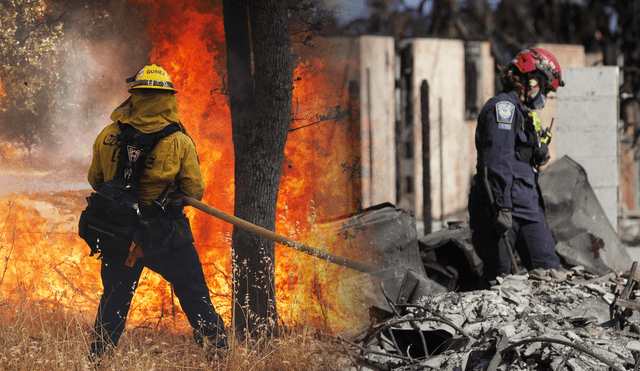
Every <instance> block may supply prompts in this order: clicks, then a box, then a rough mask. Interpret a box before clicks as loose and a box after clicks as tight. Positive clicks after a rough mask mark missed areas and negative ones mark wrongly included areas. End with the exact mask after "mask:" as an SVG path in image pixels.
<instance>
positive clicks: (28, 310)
mask: <svg viewBox="0 0 640 371" xmlns="http://www.w3.org/2000/svg"><path fill="white" fill-rule="evenodd" d="M91 341H92V335H91V323H89V321H87V319H86V318H84V317H82V316H81V315H79V314H73V313H69V312H68V311H65V310H62V309H51V308H45V307H44V306H43V305H40V304H38V303H32V302H26V301H25V302H23V303H19V304H15V303H8V302H6V301H2V300H1V299H0V369H1V370H47V371H57V370H60V371H62V370H64V371H69V370H93V367H92V366H91V364H90V363H89V361H88V359H87V354H88V349H89V344H90V343H91ZM352 365H353V363H352V362H351V361H350V359H349V357H348V356H346V355H345V354H342V353H341V352H340V347H339V346H338V345H336V342H334V341H333V338H332V337H330V336H326V335H322V334H320V333H318V332H317V331H315V330H313V329H311V328H303V329H299V330H294V331H288V332H286V333H285V334H284V335H282V336H281V337H280V338H277V339H271V340H270V341H264V340H262V341H238V340H235V341H233V342H232V344H231V348H230V351H229V354H228V355H227V356H226V357H224V358H220V359H216V360H214V361H212V362H208V361H207V357H206V354H205V352H204V351H202V350H201V349H200V348H199V347H198V346H197V345H196V344H195V342H194V341H193V339H192V337H191V331H190V330H189V329H183V330H175V329H173V330H171V329H162V330H151V329H142V328H136V329H128V330H127V331H125V333H124V334H123V337H122V339H121V341H120V344H119V345H118V348H117V349H116V350H115V352H114V353H113V354H112V356H111V357H110V358H107V359H105V360H104V361H103V362H102V364H101V365H100V366H99V368H98V369H99V370H144V371H150V370H158V371H159V370H225V371H226V370H246V371H266V370H279V371H280V370H282V371H297V370H300V371H302V370H305V371H306V370H349V369H354V368H353V367H352Z"/></svg>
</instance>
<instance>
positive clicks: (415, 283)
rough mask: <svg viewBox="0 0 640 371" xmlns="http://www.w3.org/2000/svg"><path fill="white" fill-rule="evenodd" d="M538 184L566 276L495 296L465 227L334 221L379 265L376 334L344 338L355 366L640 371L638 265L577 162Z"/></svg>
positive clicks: (531, 280)
mask: <svg viewBox="0 0 640 371" xmlns="http://www.w3.org/2000/svg"><path fill="white" fill-rule="evenodd" d="M540 184H541V188H542V190H543V192H542V193H543V198H544V201H545V204H546V210H547V214H546V216H547V221H548V223H549V227H550V228H551V231H552V233H553V236H554V239H555V240H556V251H557V253H558V255H559V256H560V258H561V261H562V264H563V267H564V268H562V269H561V270H560V271H559V270H553V269H551V270H541V269H535V270H532V271H529V272H527V273H519V274H514V275H509V276H506V277H504V278H502V277H499V278H498V281H497V282H496V284H495V285H494V286H493V287H492V288H491V289H490V290H479V289H478V286H477V283H478V279H479V277H480V276H481V275H482V272H483V262H482V260H481V259H480V258H479V257H478V255H477V254H476V252H475V249H474V247H473V245H472V243H471V230H470V229H469V225H468V223H467V222H466V221H458V222H449V223H448V228H444V229H442V230H440V231H436V232H434V233H430V234H428V235H426V236H421V237H419V236H418V235H417V232H416V223H415V219H414V218H413V215H411V214H410V213H408V212H406V211H405V210H402V209H397V208H396V207H395V206H393V205H390V204H382V205H377V206H375V207H372V208H369V209H367V210H365V212H363V213H362V214H359V215H356V216H352V217H351V218H349V219H347V220H342V221H339V223H338V224H341V226H342V227H341V228H342V229H341V232H340V233H341V234H342V235H345V236H346V235H347V234H346V233H344V232H343V230H344V229H347V230H351V229H353V226H357V227H358V228H357V229H356V231H357V233H354V234H348V236H350V239H349V241H348V242H349V243H351V244H352V245H353V250H354V251H374V252H377V254H378V255H379V256H380V257H381V258H380V259H379V261H378V265H379V266H381V267H382V269H381V270H380V271H379V272H376V273H375V275H374V276H370V283H371V284H372V285H370V287H372V288H373V290H372V292H371V293H368V292H365V295H366V294H370V296H371V297H370V298H369V299H370V301H371V303H372V305H371V307H370V308H369V314H370V317H371V325H370V326H369V327H368V328H367V329H366V330H365V331H364V332H363V333H361V334H360V335H358V336H356V337H354V338H351V339H350V340H346V339H340V340H341V341H342V342H343V343H344V344H345V345H346V346H347V350H348V353H349V356H351V357H352V358H353V359H357V360H358V361H359V364H360V365H361V366H362V369H365V368H366V369H371V370H444V371H447V370H449V371H469V370H489V371H496V370H523V371H524V370H527V371H529V370H553V371H557V370H571V371H588V370H617V371H620V370H637V371H640V285H639V284H638V282H639V281H640V269H637V263H635V262H634V263H633V264H631V262H632V259H631V257H630V256H629V254H628V253H627V251H626V248H625V246H623V244H622V243H621V240H620V236H619V235H618V233H617V231H616V230H615V229H614V228H613V227H612V225H611V224H610V223H609V221H608V218H607V217H606V215H605V213H604V210H603V209H602V207H601V205H600V204H599V202H598V199H597V197H596V195H595V193H594V191H593V189H592V188H591V186H590V185H589V181H588V179H587V175H586V172H585V171H584V169H583V168H582V167H581V166H580V165H579V164H578V163H576V162H575V161H573V160H572V159H571V158H569V157H567V156H565V157H563V158H562V159H560V160H558V161H557V162H556V163H554V164H553V165H551V166H550V167H549V168H547V169H546V170H545V171H543V172H542V173H541V174H540ZM353 236H355V237H353ZM351 237H352V238H351ZM373 255H374V256H375V253H374V254H373ZM516 261H517V262H519V263H522V262H521V261H519V256H518V255H517V254H516ZM520 268H522V267H521V266H520ZM521 272H522V271H521ZM624 272H626V273H624ZM629 277H631V278H629ZM363 286H364V285H363Z"/></svg>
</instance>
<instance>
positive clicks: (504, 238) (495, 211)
mask: <svg viewBox="0 0 640 371" xmlns="http://www.w3.org/2000/svg"><path fill="white" fill-rule="evenodd" d="M482 170H483V172H482V183H483V184H484V189H485V190H486V192H487V197H489V203H490V204H491V209H492V210H493V217H494V218H496V217H497V216H498V207H497V205H496V203H495V200H494V199H493V193H492V192H491V186H490V185H489V170H488V169H487V167H486V166H485V167H484V168H483V169H482ZM500 238H501V239H502V243H503V244H504V246H505V248H506V249H507V253H508V254H509V259H510V260H511V273H513V274H516V273H518V263H516V257H515V256H514V255H513V249H512V248H511V244H510V243H509V236H502V237H500Z"/></svg>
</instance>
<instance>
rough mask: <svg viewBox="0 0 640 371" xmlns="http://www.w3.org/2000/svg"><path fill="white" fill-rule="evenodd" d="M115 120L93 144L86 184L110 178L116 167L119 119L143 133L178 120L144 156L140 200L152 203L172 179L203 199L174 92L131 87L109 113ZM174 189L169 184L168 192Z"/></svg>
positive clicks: (196, 165) (192, 148) (95, 186)
mask: <svg viewBox="0 0 640 371" xmlns="http://www.w3.org/2000/svg"><path fill="white" fill-rule="evenodd" d="M111 119H112V120H113V121H114V122H113V123H112V124H110V125H108V126H107V127H106V128H104V129H103V130H102V132H101V133H100V134H99V135H98V137H97V138H96V140H95V142H94V144H93V160H92V162H91V167H90V168H89V174H88V176H87V178H88V180H89V184H91V187H92V188H93V189H95V190H98V188H100V186H101V185H102V183H103V182H105V181H108V180H111V179H113V178H114V176H115V174H116V169H117V167H118V152H119V150H118V146H117V143H116V138H117V136H118V134H120V128H119V126H118V121H119V122H121V123H123V124H130V125H133V126H134V127H135V128H136V129H138V130H140V131H141V132H143V133H155V132H157V131H160V130H162V129H163V128H164V127H165V126H167V125H169V124H171V123H177V124H178V125H179V126H180V128H181V131H178V132H175V133H173V134H171V135H168V136H166V137H165V138H163V139H161V140H160V141H159V142H158V144H157V145H156V147H155V148H154V149H153V150H152V151H151V153H150V154H149V156H148V157H147V161H146V166H145V168H144V169H143V171H142V175H141V177H140V187H139V188H140V201H141V202H142V203H144V204H147V205H149V204H151V203H152V202H153V201H154V200H156V199H157V198H158V196H160V194H161V193H162V191H163V190H164V189H165V187H166V186H167V184H169V183H171V182H173V181H175V182H176V183H177V184H178V185H179V187H180V191H181V192H182V193H183V194H185V195H188V196H191V197H194V198H196V199H198V200H199V199H202V195H203V193H204V187H205V184H204V181H203V180H202V173H201V172H200V164H199V161H198V155H197V153H196V147H195V143H194V142H193V140H192V139H191V137H189V135H188V134H187V132H186V130H185V129H184V126H182V124H181V123H180V120H179V119H178V109H177V102H176V98H175V95H173V94H172V93H171V92H164V91H160V92H154V93H148V92H144V91H137V90H132V91H131V96H130V97H129V98H128V99H127V100H126V101H124V102H123V103H122V104H121V105H120V106H119V107H118V108H116V109H115V111H113V113H112V114H111ZM174 190H175V186H174V185H172V186H171V187H170V188H169V192H172V191H174Z"/></svg>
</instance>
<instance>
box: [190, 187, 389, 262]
mask: <svg viewBox="0 0 640 371" xmlns="http://www.w3.org/2000/svg"><path fill="white" fill-rule="evenodd" d="M182 202H184V204H185V205H189V206H193V207H195V208H196V209H198V210H200V211H204V212H205V213H207V214H209V215H211V216H214V217H216V218H218V219H221V220H224V221H225V222H227V223H231V224H233V225H235V226H236V227H238V228H241V229H244V230H246V231H249V232H251V233H254V234H256V235H258V236H260V237H264V238H266V239H268V240H271V241H273V242H277V243H279V244H281V245H284V246H287V247H289V248H292V249H294V250H297V251H300V252H303V253H305V254H308V255H311V256H315V257H316V258H318V259H322V260H326V261H328V262H331V263H334V264H338V265H341V266H343V267H347V268H351V269H354V270H357V271H359V272H363V273H368V274H371V275H377V274H379V272H380V270H381V268H378V267H374V266H371V265H368V264H364V263H360V262H357V261H354V260H351V259H347V258H344V257H342V256H338V255H335V254H332V253H329V252H326V251H322V250H319V249H317V248H315V247H312V246H309V245H306V244H304V243H302V242H298V241H296V240H292V239H291V238H289V237H285V236H282V235H279V234H277V233H275V232H272V231H270V230H268V229H266V228H262V227H260V226H257V225H255V224H253V223H249V222H248V221H246V220H244V219H240V218H238V217H236V216H234V215H231V214H228V213H225V212H224V211H222V210H218V209H216V208H215V207H213V206H210V205H207V204H205V203H204V202H201V201H198V200H196V199H195V198H193V197H189V196H182Z"/></svg>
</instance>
